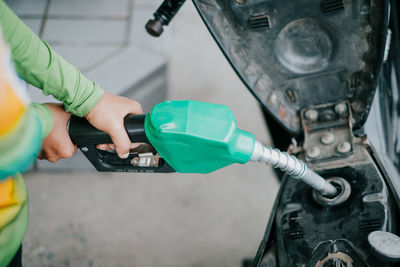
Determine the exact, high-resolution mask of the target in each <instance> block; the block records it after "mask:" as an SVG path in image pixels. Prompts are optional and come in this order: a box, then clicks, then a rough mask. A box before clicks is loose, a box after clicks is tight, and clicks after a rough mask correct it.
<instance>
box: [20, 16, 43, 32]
mask: <svg viewBox="0 0 400 267" xmlns="http://www.w3.org/2000/svg"><path fill="white" fill-rule="evenodd" d="M22 21H23V22H24V23H25V24H26V25H27V26H28V27H29V28H30V29H31V30H32V31H33V32H34V33H35V34H37V35H39V32H40V26H41V25H42V19H25V18H22Z"/></svg>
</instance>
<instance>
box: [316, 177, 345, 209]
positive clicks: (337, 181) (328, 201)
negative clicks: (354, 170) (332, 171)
mask: <svg viewBox="0 0 400 267" xmlns="http://www.w3.org/2000/svg"><path fill="white" fill-rule="evenodd" d="M326 181H327V182H329V183H330V184H332V185H333V186H334V187H336V188H337V193H336V194H335V195H334V196H327V195H323V194H321V193H320V192H317V191H315V190H313V192H312V195H313V198H314V200H315V201H316V202H317V203H318V204H320V205H322V206H324V207H332V206H338V205H340V204H342V203H344V202H345V201H346V200H347V199H348V198H349V197H350V194H351V186H350V184H349V182H347V181H346V180H345V179H343V178H341V177H331V178H328V179H326Z"/></svg>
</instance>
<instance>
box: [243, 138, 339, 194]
mask: <svg viewBox="0 0 400 267" xmlns="http://www.w3.org/2000/svg"><path fill="white" fill-rule="evenodd" d="M249 161H258V162H264V163H266V164H268V165H271V166H272V167H274V168H279V169H281V170H282V171H283V172H286V173H287V174H289V175H290V176H291V177H293V178H294V179H297V180H300V181H302V182H304V183H306V184H308V185H309V186H311V187H312V188H313V189H314V190H315V191H318V192H319V193H321V194H322V195H324V196H328V197H331V196H335V195H336V194H337V188H336V187H335V186H333V185H332V184H331V183H329V182H328V181H327V180H325V179H324V178H322V177H321V176H320V175H318V174H317V173H315V172H314V171H312V170H311V169H309V168H308V167H307V165H306V164H305V163H304V162H303V161H301V160H299V159H298V158H296V157H294V156H292V155H289V154H288V153H286V152H282V151H280V150H278V149H273V148H271V147H268V146H265V145H263V144H262V143H260V142H258V141H256V142H255V144H254V150H253V154H252V156H251V158H250V160H249Z"/></svg>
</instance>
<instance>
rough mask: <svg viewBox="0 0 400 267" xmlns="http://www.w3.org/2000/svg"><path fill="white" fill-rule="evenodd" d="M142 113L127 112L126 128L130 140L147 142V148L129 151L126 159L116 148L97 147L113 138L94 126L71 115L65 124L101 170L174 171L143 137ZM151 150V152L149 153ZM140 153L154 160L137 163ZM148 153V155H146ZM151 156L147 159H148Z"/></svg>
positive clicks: (144, 136) (85, 153)
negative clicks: (113, 149)
mask: <svg viewBox="0 0 400 267" xmlns="http://www.w3.org/2000/svg"><path fill="white" fill-rule="evenodd" d="M145 118H146V116H145V115H128V116H127V117H125V119H124V125H125V130H126V132H127V133H128V136H129V138H130V140H131V141H132V143H146V144H147V145H146V146H145V149H146V151H145V152H140V151H130V153H129V156H128V157H127V158H125V159H121V158H119V157H118V155H117V153H116V152H115V151H104V150H100V149H97V148H96V145H99V144H111V143H112V140H111V138H110V136H109V135H108V134H106V133H105V132H102V131H100V130H97V129H96V128H94V127H93V126H92V125H90V123H89V122H88V121H87V120H86V119H83V118H78V117H75V116H72V117H71V120H70V121H69V125H68V132H69V136H70V137H71V140H72V142H73V143H74V144H75V145H77V146H78V147H79V149H80V150H81V151H82V152H83V154H84V155H85V156H86V158H87V159H88V160H89V161H90V162H91V163H92V165H93V166H94V167H95V168H96V169H97V170H98V171H101V172H162V173H167V172H174V169H172V168H171V167H170V166H169V165H168V163H167V162H166V161H165V160H164V159H163V158H159V157H158V154H157V152H156V151H155V149H154V147H153V146H152V145H151V144H150V142H149V140H148V139H147V137H146V133H145V129H144V123H145ZM149 152H150V153H149ZM141 153H145V154H144V157H148V158H147V159H144V161H145V162H150V161H151V160H154V161H155V162H156V163H157V164H156V165H155V166H154V165H151V166H150V165H149V166H143V165H138V164H137V163H138V162H141V157H142V156H141ZM149 154H150V155H151V156H149ZM149 160H150V161H149Z"/></svg>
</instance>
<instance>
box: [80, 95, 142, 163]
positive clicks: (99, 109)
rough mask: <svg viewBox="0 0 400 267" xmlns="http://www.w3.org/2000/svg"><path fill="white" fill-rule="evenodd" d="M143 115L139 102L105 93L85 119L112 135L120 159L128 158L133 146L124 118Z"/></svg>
mask: <svg viewBox="0 0 400 267" xmlns="http://www.w3.org/2000/svg"><path fill="white" fill-rule="evenodd" d="M141 113H143V110H142V107H141V106H140V104H139V103H138V102H136V101H134V100H131V99H128V98H126V97H122V96H116V95H112V94H109V93H107V92H105V93H104V96H103V98H102V99H101V100H100V102H99V103H97V105H96V106H95V107H94V108H93V109H92V110H91V111H89V113H88V114H87V115H86V116H85V117H86V119H87V120H88V121H89V122H90V124H91V125H93V126H94V127H96V128H97V129H99V130H101V131H103V132H106V133H108V135H110V137H111V140H112V141H113V143H114V145H115V150H116V151H117V153H118V156H119V157H120V158H127V157H128V155H129V150H130V148H131V147H133V146H132V144H131V140H130V139H129V137H128V134H127V133H126V130H125V127H124V118H125V117H126V115H128V114H141Z"/></svg>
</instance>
